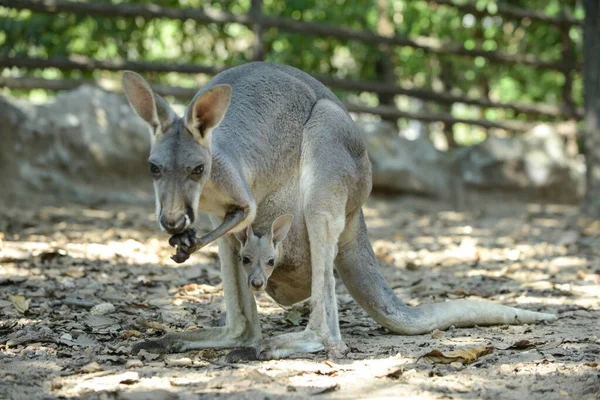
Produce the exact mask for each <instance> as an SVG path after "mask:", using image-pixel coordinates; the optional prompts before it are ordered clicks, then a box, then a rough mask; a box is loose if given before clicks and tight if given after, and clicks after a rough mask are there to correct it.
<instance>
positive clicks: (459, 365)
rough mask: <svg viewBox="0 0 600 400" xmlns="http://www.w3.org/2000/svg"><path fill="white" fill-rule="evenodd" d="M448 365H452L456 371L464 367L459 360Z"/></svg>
mask: <svg viewBox="0 0 600 400" xmlns="http://www.w3.org/2000/svg"><path fill="white" fill-rule="evenodd" d="M450 367H452V368H453V369H454V370H456V371H461V370H463V369H464V368H465V366H464V365H463V364H462V363H459V362H453V363H450Z"/></svg>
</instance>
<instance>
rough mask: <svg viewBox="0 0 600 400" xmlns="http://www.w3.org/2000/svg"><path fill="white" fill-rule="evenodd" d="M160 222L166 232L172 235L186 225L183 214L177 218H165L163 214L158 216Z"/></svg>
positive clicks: (181, 230) (179, 231)
mask: <svg viewBox="0 0 600 400" xmlns="http://www.w3.org/2000/svg"><path fill="white" fill-rule="evenodd" d="M160 224H161V225H162V226H163V228H165V230H166V231H167V232H169V233H170V234H172V235H174V234H177V233H181V232H183V230H184V229H185V226H186V220H185V215H181V216H180V217H178V218H166V217H165V216H164V215H163V216H162V217H160Z"/></svg>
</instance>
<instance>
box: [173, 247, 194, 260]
mask: <svg viewBox="0 0 600 400" xmlns="http://www.w3.org/2000/svg"><path fill="white" fill-rule="evenodd" d="M188 258H190V254H189V253H188V252H186V251H185V250H184V249H182V247H181V246H178V247H177V253H175V255H172V256H171V260H173V261H175V262H176V263H177V264H181V263H183V262H185V261H187V259H188Z"/></svg>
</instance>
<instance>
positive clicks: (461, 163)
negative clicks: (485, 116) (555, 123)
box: [454, 124, 585, 203]
mask: <svg viewBox="0 0 600 400" xmlns="http://www.w3.org/2000/svg"><path fill="white" fill-rule="evenodd" d="M454 160H455V162H456V163H457V164H458V169H459V170H460V173H461V179H462V182H463V184H464V185H465V186H466V187H467V188H469V189H474V190H477V191H491V190H503V191H511V192H518V193H520V194H522V195H524V196H526V197H527V198H530V199H537V200H545V201H553V202H567V203H573V202H577V201H579V200H580V199H581V198H582V196H583V192H584V185H585V167H584V163H583V160H582V159H581V158H573V157H569V156H568V155H567V153H566V146H565V143H564V140H563V138H562V137H561V136H560V134H559V133H558V132H557V131H556V130H555V129H553V128H552V127H551V126H550V125H547V124H541V125H538V126H536V127H535V128H534V129H532V130H531V131H529V132H527V133H525V134H523V135H521V136H517V137H515V138H499V137H495V136H488V138H487V139H486V140H485V141H484V142H482V143H480V144H477V145H475V146H471V147H468V148H463V149H457V150H456V151H455V154H454Z"/></svg>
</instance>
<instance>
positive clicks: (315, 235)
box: [123, 63, 556, 361]
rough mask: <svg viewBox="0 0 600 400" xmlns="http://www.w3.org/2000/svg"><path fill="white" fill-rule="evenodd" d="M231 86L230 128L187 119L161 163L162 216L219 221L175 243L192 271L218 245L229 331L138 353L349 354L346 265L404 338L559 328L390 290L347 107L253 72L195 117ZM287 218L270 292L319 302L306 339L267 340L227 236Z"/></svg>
mask: <svg viewBox="0 0 600 400" xmlns="http://www.w3.org/2000/svg"><path fill="white" fill-rule="evenodd" d="M123 79H124V87H125V90H126V92H127V96H128V98H129V99H130V100H133V101H132V105H133V106H134V108H136V110H137V112H138V114H139V115H140V116H146V120H147V121H148V122H149V124H150V125H151V126H153V127H156V126H157V123H156V118H155V114H154V113H153V112H152V105H151V104H150V105H148V101H147V99H148V98H149V96H148V94H147V93H145V88H146V87H149V86H145V85H143V84H140V83H139V82H138V83H137V84H131V82H128V81H130V80H132V79H135V80H136V82H137V80H138V79H141V78H139V76H137V75H133V73H128V74H126V75H124V77H123ZM219 85H227V86H229V87H231V93H232V94H231V102H230V104H229V108H228V109H227V111H226V114H225V116H224V118H223V120H222V121H221V122H220V124H219V125H217V126H214V127H212V128H211V130H212V135H210V133H211V132H209V134H208V136H206V137H208V138H209V140H207V139H206V137H204V136H203V139H202V138H200V139H198V138H197V135H194V134H193V132H192V133H191V132H190V127H189V124H186V123H185V122H182V121H184V120H181V119H177V120H176V121H175V122H173V123H171V124H170V125H169V127H167V129H165V130H164V134H162V135H159V137H158V138H157V140H156V141H155V143H154V145H153V147H152V151H151V156H150V158H151V160H154V162H155V163H160V164H161V165H164V166H166V167H165V168H166V169H167V171H168V173H165V174H164V175H162V177H161V178H160V181H161V183H160V184H159V185H155V188H156V196H157V203H160V204H159V206H161V207H162V208H161V212H162V213H164V214H165V215H170V214H169V213H171V214H172V215H175V214H178V213H181V208H182V207H184V206H185V207H190V208H191V211H192V213H191V214H193V215H196V214H197V211H198V208H200V209H202V210H203V211H206V212H208V213H209V214H210V215H211V220H212V221H213V224H214V226H215V227H216V228H215V230H214V231H213V232H211V233H209V234H208V235H205V236H204V237H201V238H196V237H195V235H194V234H193V231H189V230H186V229H188V226H186V227H185V228H184V229H180V230H171V232H172V233H174V234H175V235H174V236H173V237H172V238H171V240H170V243H172V244H173V245H176V246H177V254H176V256H174V259H175V260H176V261H178V262H182V261H185V259H186V258H187V257H188V256H189V254H191V253H192V252H194V251H196V250H198V249H199V248H201V247H202V246H204V245H206V244H207V243H209V242H211V241H213V240H215V239H218V241H219V242H218V243H219V256H220V259H221V274H222V279H223V289H224V292H225V303H226V307H227V325H226V326H225V327H218V328H207V329H201V330H198V331H188V332H177V333H170V334H167V335H166V336H165V337H163V338H162V339H159V340H158V341H148V342H142V343H140V344H138V345H136V347H135V348H134V351H138V350H139V349H149V350H154V351H185V350H190V349H198V348H209V347H218V348H224V347H236V346H245V345H251V347H252V349H251V350H250V351H245V352H241V353H240V352H232V353H231V355H230V357H229V359H230V360H234V361H235V360H239V359H242V358H244V357H246V356H244V354H245V355H248V354H252V355H253V356H254V357H255V358H258V359H271V358H282V357H287V356H289V355H291V354H294V353H298V352H314V351H319V350H321V349H324V348H326V349H328V350H329V351H330V352H331V353H333V354H334V355H335V354H340V353H342V352H344V351H345V349H346V346H345V345H344V343H343V341H342V339H341V335H340V330H339V325H338V316H337V303H336V298H335V282H334V276H333V270H334V268H335V269H336V270H337V271H338V273H339V275H340V277H341V278H342V280H343V282H344V284H345V285H346V286H347V288H348V290H349V291H350V293H351V294H352V296H353V297H354V298H355V299H356V301H357V302H358V303H359V304H360V305H361V306H362V307H363V308H364V309H365V310H366V311H367V312H368V313H369V315H371V316H372V317H373V318H374V319H375V320H376V321H378V322H379V323H380V324H382V325H383V326H385V327H386V328H388V329H390V330H391V331H393V332H396V333H400V334H422V333H427V332H430V331H432V330H434V329H445V328H448V327H449V326H451V325H455V326H457V327H458V326H473V325H492V324H523V323H534V322H539V321H552V320H555V319H556V316H554V315H552V314H543V313H537V312H531V311H525V310H520V309H516V308H512V307H506V306H502V305H497V304H492V303H486V302H472V301H450V302H445V303H441V304H426V305H422V306H418V307H408V306H407V305H405V304H404V303H403V302H402V301H401V300H400V299H398V297H397V296H396V295H395V294H394V293H393V291H392V290H391V289H390V287H389V286H388V285H387V283H386V282H385V280H384V278H383V276H382V274H381V272H380V271H379V266H378V264H377V260H376V258H375V255H374V253H373V250H372V248H371V245H370V243H369V240H368V235H367V229H366V225H365V222H364V218H363V214H362V210H361V207H362V205H363V204H364V202H365V201H366V199H367V197H368V196H369V193H370V191H371V163H370V161H369V158H368V155H367V151H366V147H365V144H364V142H363V139H362V136H361V134H360V132H359V131H358V129H357V127H356V126H355V124H354V122H353V121H352V119H351V117H350V116H349V114H348V112H347V111H346V109H345V108H344V106H343V104H342V103H341V102H340V101H339V100H338V99H337V98H336V97H335V95H334V94H333V93H332V92H331V91H329V90H328V89H327V88H326V87H325V86H323V85H322V84H321V83H319V82H318V81H317V80H315V79H314V78H312V77H311V76H309V75H308V74H306V73H304V72H302V71H299V70H297V69H295V68H292V67H288V66H282V65H273V64H266V63H250V64H245V65H242V66H239V67H236V68H232V69H229V70H227V71H225V72H222V73H220V74H219V75H217V76H215V77H214V78H213V79H212V80H211V81H210V82H209V83H208V84H207V85H206V86H205V87H203V88H202V89H201V90H200V91H199V92H198V95H197V96H196V98H195V99H194V101H192V104H191V105H190V107H188V111H187V112H186V115H189V113H190V110H193V108H194V105H195V104H196V103H197V102H198V99H201V98H202V96H203V95H204V94H205V93H207V92H208V91H210V90H212V88H215V87H218V86H219ZM221 87H222V86H221ZM131 88H133V89H131ZM221 95H223V96H224V95H226V93H225V91H223V93H221ZM140 98H141V99H142V100H139V99H140ZM150 98H155V99H158V97H157V96H156V95H154V97H150ZM157 103H160V101H159V100H157ZM204 103H206V102H204ZM215 104H216V106H215V107H217V108H219V109H222V107H223V104H224V101H223V99H221V98H219V97H218V96H217V98H216V103H215ZM140 107H141V108H142V109H138V108H140ZM156 107H157V108H160V107H162V103H161V105H160V107H159V106H156ZM148 108H149V109H148ZM209 108H210V107H208V108H207V107H206V104H205V106H204V108H203V109H204V110H208V111H209V112H210V109H209ZM163 114H165V115H171V114H170V113H168V112H167V113H164V112H163ZM211 115H212V114H211ZM148 116H150V117H148ZM199 118H202V115H200V116H199ZM213 119H214V118H213ZM185 120H187V119H185ZM153 124H154V125H153ZM154 130H155V131H156V128H154ZM194 140H195V141H196V143H194ZM199 162H203V163H204V166H205V175H204V176H203V177H202V179H201V180H199V181H195V182H190V179H189V168H192V167H193V165H196V164H197V163H199ZM198 198H199V201H195V200H196V199H198ZM283 214H291V215H293V216H294V222H293V224H292V227H291V229H290V231H289V234H288V238H287V240H285V241H283V242H282V243H281V244H280V250H279V253H280V254H279V258H280V259H278V263H277V264H278V265H277V268H275V269H274V271H273V273H272V275H271V276H270V278H269V280H268V284H267V288H266V291H267V293H269V294H270V295H271V296H272V297H273V298H274V299H275V300H276V301H277V302H279V303H280V304H284V305H287V304H293V303H296V302H299V301H302V300H304V299H306V298H308V297H310V302H311V315H310V319H309V323H308V326H307V327H306V329H305V330H304V331H303V332H298V333H290V334H285V335H281V336H276V337H273V338H269V339H262V334H261V330H260V326H259V322H258V315H257V311H256V304H255V301H254V296H253V294H252V291H251V290H250V289H249V288H248V285H247V284H246V282H245V279H244V278H245V276H244V275H245V274H244V272H243V270H242V269H241V268H238V258H239V251H240V243H239V242H238V240H236V239H235V238H234V237H233V235H227V233H235V232H240V231H242V230H244V229H246V227H247V226H249V225H250V224H252V225H253V227H254V228H255V229H256V230H257V231H259V232H267V231H268V230H269V229H270V224H271V222H272V221H273V220H274V219H275V217H277V216H279V215H283Z"/></svg>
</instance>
